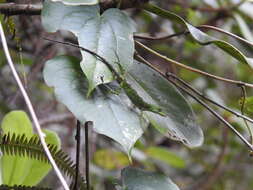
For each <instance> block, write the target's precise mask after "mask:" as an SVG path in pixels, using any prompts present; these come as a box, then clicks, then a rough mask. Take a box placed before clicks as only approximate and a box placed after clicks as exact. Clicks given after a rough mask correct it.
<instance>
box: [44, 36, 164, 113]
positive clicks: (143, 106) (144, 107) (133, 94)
mask: <svg viewBox="0 0 253 190" xmlns="http://www.w3.org/2000/svg"><path fill="white" fill-rule="evenodd" d="M44 39H46V40H48V41H52V42H56V43H61V44H64V45H69V46H73V47H76V48H79V49H80V50H83V51H85V52H87V53H89V54H91V55H93V56H94V57H96V58H97V59H99V60H100V61H101V62H102V63H104V64H105V65H106V66H107V68H108V69H109V70H110V71H111V73H112V74H113V76H114V78H115V80H116V81H117V83H118V84H119V85H120V87H121V88H122V89H123V90H124V92H125V93H126V95H127V96H128V98H129V99H130V100H131V102H132V103H133V104H134V105H135V106H136V107H137V108H138V109H140V110H141V111H150V112H153V113H156V114H159V115H161V116H163V117H165V116H166V113H164V112H163V110H162V108H160V107H159V106H157V105H154V104H150V103H147V102H145V101H144V100H143V98H142V97H141V96H140V95H139V94H138V92H137V91H136V90H135V89H133V88H132V87H131V85H130V84H129V83H128V82H127V81H126V79H125V78H124V77H123V76H121V75H120V74H119V73H118V72H117V71H116V69H114V67H113V66H112V65H111V64H110V63H109V62H108V61H107V60H106V59H105V58H103V57H102V56H100V55H98V54H97V53H95V52H93V51H91V50H89V49H87V48H84V47H82V46H79V45H77V44H73V43H70V42H61V41H56V40H52V39H47V38H44ZM117 64H118V66H119V69H120V70H121V71H122V69H123V68H122V66H121V65H120V63H118V62H117Z"/></svg>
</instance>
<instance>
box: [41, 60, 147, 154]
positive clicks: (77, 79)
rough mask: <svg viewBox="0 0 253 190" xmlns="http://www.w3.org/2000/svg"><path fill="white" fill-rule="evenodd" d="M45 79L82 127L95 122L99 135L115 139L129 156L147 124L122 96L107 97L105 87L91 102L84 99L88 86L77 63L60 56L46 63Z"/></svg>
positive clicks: (112, 95) (99, 89) (95, 94)
mask: <svg viewBox="0 0 253 190" xmlns="http://www.w3.org/2000/svg"><path fill="white" fill-rule="evenodd" d="M44 79H45V81H46V83H47V84H48V85H49V86H52V87H54V88H55V94H56V96H57V99H58V100H59V101H60V102H62V103H63V104H65V105H66V106H67V107H68V109H69V110H70V111H71V112H72V113H73V114H74V115H75V116H76V118H78V119H79V120H80V121H81V122H82V123H83V122H85V121H88V120H90V121H93V122H94V130H95V131H96V132H98V133H100V134H104V135H106V136H108V137H110V138H112V139H114V140H115V141H117V142H118V143H120V144H121V145H122V146H123V147H124V149H125V150H126V151H127V152H128V153H129V151H130V149H131V147H132V146H133V145H134V143H135V142H136V140H137V139H138V138H139V137H140V136H141V135H142V133H143V128H142V126H143V124H144V123H143V122H142V121H141V120H140V119H139V116H138V114H136V113H135V112H134V111H133V110H131V108H129V107H128V106H127V105H126V103H125V102H123V100H122V97H121V96H118V95H115V94H111V93H110V94H106V93H105V90H103V89H102V87H97V88H96V90H95V91H94V93H93V95H92V96H91V97H90V98H89V99H88V98H87V97H86V96H85V94H86V93H87V91H88V87H87V85H88V84H87V80H86V79H85V76H84V75H83V73H82V71H81V70H80V65H79V61H78V60H77V59H75V58H73V57H67V56H58V57H56V58H54V59H51V60H49V61H47V63H46V65H45V68H44Z"/></svg>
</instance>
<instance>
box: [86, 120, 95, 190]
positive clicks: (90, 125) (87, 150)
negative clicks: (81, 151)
mask: <svg viewBox="0 0 253 190" xmlns="http://www.w3.org/2000/svg"><path fill="white" fill-rule="evenodd" d="M92 125H93V122H92V121H87V122H85V124H84V128H85V129H84V130H85V163H86V164H85V175H86V184H87V190H90V157H89V154H90V151H89V128H90V127H92Z"/></svg>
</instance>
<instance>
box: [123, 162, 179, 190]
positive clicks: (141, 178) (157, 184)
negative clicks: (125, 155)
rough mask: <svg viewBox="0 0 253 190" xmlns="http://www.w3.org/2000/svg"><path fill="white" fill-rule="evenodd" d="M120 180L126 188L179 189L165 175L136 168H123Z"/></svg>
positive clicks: (133, 189)
mask: <svg viewBox="0 0 253 190" xmlns="http://www.w3.org/2000/svg"><path fill="white" fill-rule="evenodd" d="M121 180H122V184H123V189H127V190H179V188H178V187H177V185H176V184H175V183H173V182H172V181H171V180H170V179H169V178H168V177H166V176H165V175H163V174H160V173H155V172H148V171H144V170H141V169H136V168H130V167H128V168H125V169H123V170H122V172H121Z"/></svg>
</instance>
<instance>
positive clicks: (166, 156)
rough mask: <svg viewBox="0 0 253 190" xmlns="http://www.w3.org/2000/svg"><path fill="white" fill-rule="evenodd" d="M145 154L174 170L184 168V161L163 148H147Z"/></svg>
mask: <svg viewBox="0 0 253 190" xmlns="http://www.w3.org/2000/svg"><path fill="white" fill-rule="evenodd" d="M144 151H145V153H146V154H147V155H148V156H149V157H150V158H154V159H156V160H159V161H163V162H164V163H166V164H168V165H170V166H173V167H175V168H184V167H185V161H184V160H183V159H182V158H180V157H179V156H178V155H176V154H175V153H173V152H170V151H169V150H167V149H166V148H163V147H155V146H154V147H148V148H147V149H145V150H144Z"/></svg>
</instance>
